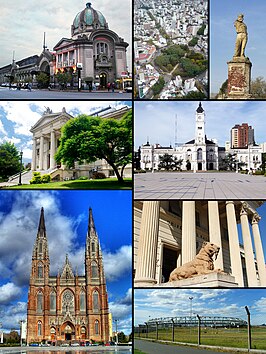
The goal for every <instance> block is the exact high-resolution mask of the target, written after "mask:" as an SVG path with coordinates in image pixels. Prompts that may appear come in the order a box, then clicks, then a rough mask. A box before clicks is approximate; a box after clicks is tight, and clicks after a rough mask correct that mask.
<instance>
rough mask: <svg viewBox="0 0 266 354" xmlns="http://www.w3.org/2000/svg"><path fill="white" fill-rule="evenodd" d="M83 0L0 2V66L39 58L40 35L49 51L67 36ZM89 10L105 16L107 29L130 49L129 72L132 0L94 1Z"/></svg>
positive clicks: (129, 63)
mask: <svg viewBox="0 0 266 354" xmlns="http://www.w3.org/2000/svg"><path fill="white" fill-rule="evenodd" d="M87 2H88V1H86V0H75V1H71V0H57V1H54V0H40V1H38V2H36V0H27V1H24V0H16V1H6V0H0V8H1V15H0V18H1V21H0V32H1V40H0V47H1V54H0V67H1V66H4V65H7V64H10V63H11V62H12V57H13V50H14V51H15V60H21V59H23V58H26V57H28V56H31V55H35V54H37V55H40V54H41V52H42V48H43V33H44V32H45V33H46V42H47V47H48V48H49V49H50V50H52V49H53V47H54V46H55V45H56V44H57V43H58V42H59V41H60V40H61V38H63V37H64V38H70V37H71V30H70V28H71V25H72V24H73V20H74V18H75V16H76V15H77V13H78V12H80V11H82V10H83V9H84V8H85V6H86V3H87ZM91 3H92V7H93V8H94V9H95V10H99V11H100V12H101V13H102V14H103V15H104V17H105V19H106V21H107V23H108V26H109V29H110V30H112V31H114V32H116V33H117V34H118V35H119V36H120V37H122V38H124V40H125V42H127V43H129V44H130V46H129V47H128V48H127V53H128V66H129V71H131V70H132V65H131V64H132V54H131V52H132V46H131V43H132V39H131V38H132V34H131V33H132V25H131V21H132V15H131V13H132V1H131V0H113V1H107V0H97V1H95V2H93V1H91Z"/></svg>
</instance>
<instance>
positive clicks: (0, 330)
mask: <svg viewBox="0 0 266 354" xmlns="http://www.w3.org/2000/svg"><path fill="white" fill-rule="evenodd" d="M1 328H2V322H0V343H1V344H3V342H4V336H3V331H2V329H1Z"/></svg>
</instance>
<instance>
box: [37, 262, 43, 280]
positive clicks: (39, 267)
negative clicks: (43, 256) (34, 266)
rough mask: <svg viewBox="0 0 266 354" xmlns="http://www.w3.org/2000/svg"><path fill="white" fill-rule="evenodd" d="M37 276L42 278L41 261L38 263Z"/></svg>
mask: <svg viewBox="0 0 266 354" xmlns="http://www.w3.org/2000/svg"><path fill="white" fill-rule="evenodd" d="M38 278H43V265H42V263H39V264H38Z"/></svg>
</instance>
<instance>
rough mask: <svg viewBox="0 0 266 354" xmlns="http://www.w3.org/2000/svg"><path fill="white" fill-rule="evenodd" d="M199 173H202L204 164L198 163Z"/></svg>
mask: <svg viewBox="0 0 266 354" xmlns="http://www.w3.org/2000/svg"><path fill="white" fill-rule="evenodd" d="M198 171H202V162H199V163H198Z"/></svg>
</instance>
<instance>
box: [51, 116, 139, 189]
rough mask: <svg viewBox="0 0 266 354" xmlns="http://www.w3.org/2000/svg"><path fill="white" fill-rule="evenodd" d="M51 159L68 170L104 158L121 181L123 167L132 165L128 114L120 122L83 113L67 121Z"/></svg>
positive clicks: (130, 130)
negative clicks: (67, 167)
mask: <svg viewBox="0 0 266 354" xmlns="http://www.w3.org/2000/svg"><path fill="white" fill-rule="evenodd" d="M55 159H56V161H57V162H60V161H62V162H63V163H65V164H66V165H67V166H69V167H72V166H73V165H74V163H75V162H78V163H81V164H82V163H84V161H86V162H94V161H96V160H99V159H104V160H105V161H106V162H107V163H108V164H109V165H110V166H111V167H112V168H113V170H114V173H115V174H116V177H117V179H118V181H119V182H123V172H124V168H125V167H126V165H127V164H128V163H130V162H132V111H129V112H128V113H127V114H125V115H124V116H123V117H122V118H121V119H120V120H118V119H112V118H100V117H90V116H87V115H85V114H82V115H80V116H78V117H77V118H74V119H71V120H69V121H68V122H67V123H66V124H65V125H64V126H63V128H62V136H61V142H60V146H59V148H58V151H57V153H56V155H55ZM119 168H121V172H119Z"/></svg>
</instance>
